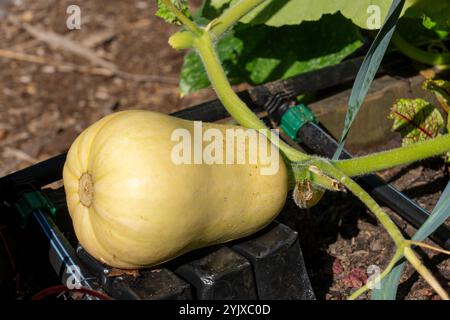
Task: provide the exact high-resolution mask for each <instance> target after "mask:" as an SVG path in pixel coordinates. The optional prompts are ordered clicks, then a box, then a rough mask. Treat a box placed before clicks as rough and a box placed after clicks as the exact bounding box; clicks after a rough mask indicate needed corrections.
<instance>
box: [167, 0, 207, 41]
mask: <svg viewBox="0 0 450 320" xmlns="http://www.w3.org/2000/svg"><path fill="white" fill-rule="evenodd" d="M161 1H162V3H163V4H164V5H165V6H166V7H167V8H168V9H169V10H170V11H171V12H172V13H173V14H174V15H175V16H176V17H177V19H178V20H180V22H181V23H182V24H183V25H184V26H185V27H186V29H188V30H189V31H191V32H192V33H193V34H195V35H201V34H202V30H201V29H200V28H199V27H198V26H197V25H196V24H195V23H194V22H193V21H192V20H191V19H189V18H188V17H186V16H185V15H184V13H183V12H181V11H180V10H178V9H177V7H175V6H174V5H173V3H172V1H170V0H161Z"/></svg>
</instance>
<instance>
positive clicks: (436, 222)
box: [372, 183, 450, 300]
mask: <svg viewBox="0 0 450 320" xmlns="http://www.w3.org/2000/svg"><path fill="white" fill-rule="evenodd" d="M449 217H450V183H448V184H447V187H446V188H445V190H444V192H442V195H441V197H440V198H439V201H438V203H437V204H436V206H435V207H434V210H433V212H432V213H431V215H430V217H429V218H428V219H427V220H426V221H425V223H424V224H423V225H422V226H421V227H420V228H419V230H417V232H416V233H415V234H414V236H413V238H412V239H413V240H414V241H423V240H424V239H425V238H427V237H428V236H429V235H430V234H432V233H433V232H434V231H435V230H436V229H437V228H438V227H439V226H440V225H441V224H443V223H444V222H445V221H446V220H447V219H448V218H449ZM405 265H406V261H405V259H404V258H402V259H401V260H400V261H399V262H398V263H397V265H396V266H395V267H394V268H393V269H392V271H391V272H390V273H389V274H388V275H387V276H386V277H385V278H384V279H383V280H381V283H380V287H379V289H373V290H372V300H395V297H396V295H397V288H398V285H399V282H400V277H401V275H402V273H403V270H404V269H405Z"/></svg>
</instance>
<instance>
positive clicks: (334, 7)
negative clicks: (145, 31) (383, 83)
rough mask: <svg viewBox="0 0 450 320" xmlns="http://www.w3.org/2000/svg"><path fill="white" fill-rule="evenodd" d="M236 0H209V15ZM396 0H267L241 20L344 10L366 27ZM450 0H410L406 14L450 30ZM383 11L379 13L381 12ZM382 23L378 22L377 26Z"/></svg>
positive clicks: (288, 19) (276, 23)
mask: <svg viewBox="0 0 450 320" xmlns="http://www.w3.org/2000/svg"><path fill="white" fill-rule="evenodd" d="M233 2H234V0H207V1H205V6H206V10H205V13H204V14H205V15H206V14H207V15H208V16H209V18H214V17H217V16H218V15H219V14H220V13H221V12H223V11H224V10H225V9H227V8H228V7H229V6H230V4H233ZM391 3H392V0H334V1H331V0H271V1H265V2H264V3H262V4H261V5H259V6H258V7H256V8H255V9H254V10H253V11H251V12H250V13H249V14H247V15H246V16H245V17H244V18H242V19H241V22H244V23H252V24H266V25H269V26H273V27H280V26H284V25H297V24H300V23H302V22H303V21H315V20H319V19H320V18H321V17H322V16H323V15H324V14H334V13H336V12H341V13H342V14H343V15H344V16H345V17H346V18H348V19H350V20H352V21H353V23H355V24H356V25H357V26H359V27H361V28H363V29H374V28H375V29H378V28H380V27H381V24H382V23H383V21H384V20H385V18H386V15H387V13H388V11H389V7H390V5H391ZM448 12H450V1H449V0H407V1H405V5H404V8H403V10H402V15H404V16H405V17H409V18H419V19H420V20H421V22H422V24H423V25H424V26H425V27H427V28H428V29H433V30H446V31H450V18H449V17H450V15H449V14H448ZM378 14H379V16H378ZM376 24H379V25H378V26H375V25H376Z"/></svg>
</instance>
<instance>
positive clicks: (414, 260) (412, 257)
mask: <svg viewBox="0 0 450 320" xmlns="http://www.w3.org/2000/svg"><path fill="white" fill-rule="evenodd" d="M404 255H405V258H406V259H408V261H409V263H411V264H412V266H413V267H414V269H416V270H417V272H418V273H419V274H420V275H421V276H422V277H423V278H424V279H425V280H427V282H428V284H429V285H430V286H431V287H432V288H433V289H434V290H435V291H436V292H437V294H439V296H440V297H441V299H443V300H449V296H448V294H447V292H445V290H444V289H443V288H442V286H441V285H440V284H439V282H438V281H437V280H436V278H435V277H434V276H433V274H432V273H431V272H430V271H429V270H428V269H427V268H426V267H425V266H424V265H423V263H422V262H421V261H420V259H419V258H418V257H417V255H416V254H415V253H414V251H413V250H412V249H411V248H410V247H406V248H405V250H404Z"/></svg>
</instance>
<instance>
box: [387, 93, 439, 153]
mask: <svg viewBox="0 0 450 320" xmlns="http://www.w3.org/2000/svg"><path fill="white" fill-rule="evenodd" d="M388 118H389V119H393V120H394V124H393V125H392V130H394V131H398V132H400V134H401V135H402V138H403V141H402V144H403V145H404V146H405V145H409V144H412V143H415V142H418V141H423V140H426V139H430V138H434V137H437V136H439V135H440V131H441V129H443V127H444V119H443V118H442V115H441V113H440V112H439V110H438V109H437V108H436V107H435V106H433V105H432V104H431V103H429V102H428V101H426V100H423V99H399V100H398V101H397V102H396V103H395V104H394V105H393V106H392V108H391V113H390V114H389V117H388Z"/></svg>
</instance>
